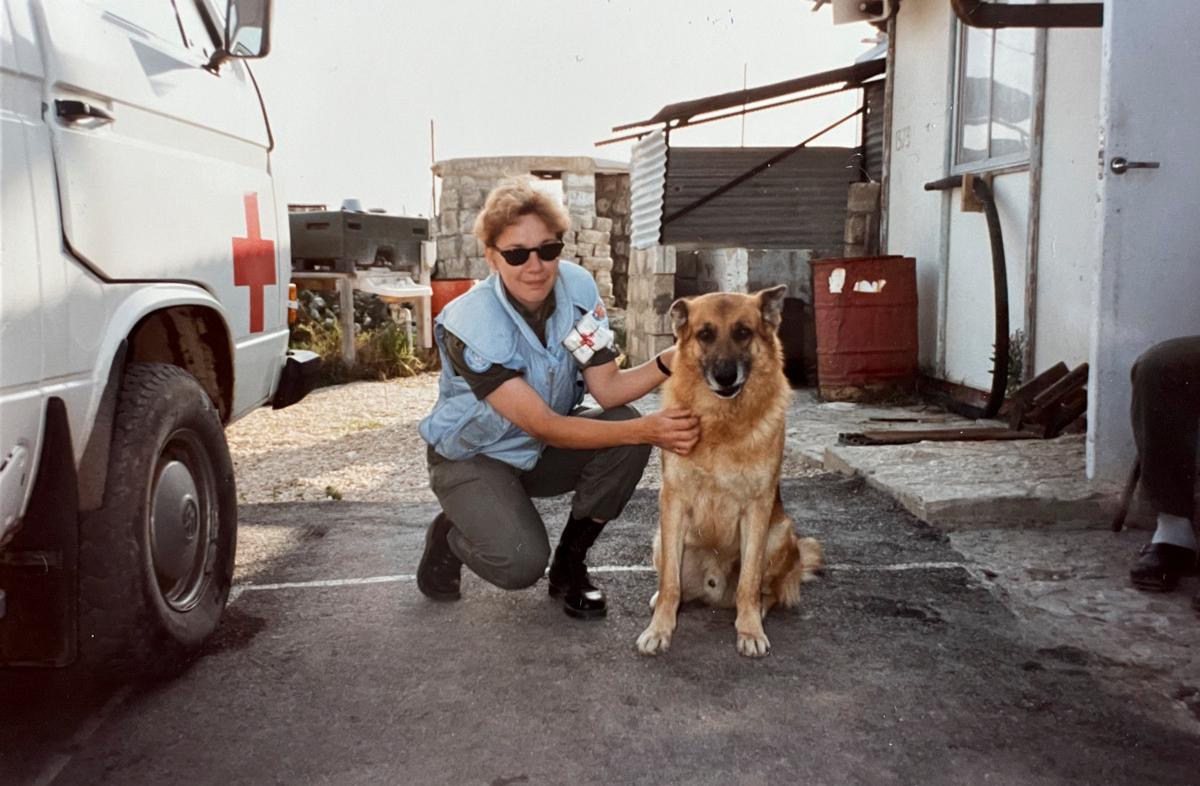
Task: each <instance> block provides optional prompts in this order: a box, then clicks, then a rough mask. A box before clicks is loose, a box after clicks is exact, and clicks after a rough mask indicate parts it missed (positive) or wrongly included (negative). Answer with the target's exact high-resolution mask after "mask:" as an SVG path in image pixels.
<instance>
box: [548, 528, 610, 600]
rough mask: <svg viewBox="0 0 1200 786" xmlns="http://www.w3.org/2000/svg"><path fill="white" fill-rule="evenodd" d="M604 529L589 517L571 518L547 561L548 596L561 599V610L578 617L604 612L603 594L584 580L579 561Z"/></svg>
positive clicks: (585, 573) (584, 568)
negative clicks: (548, 561) (551, 557)
mask: <svg viewBox="0 0 1200 786" xmlns="http://www.w3.org/2000/svg"><path fill="white" fill-rule="evenodd" d="M602 529H604V525H603V524H598V523H596V522H595V521H592V520H591V519H586V518H585V519H576V518H571V519H569V520H568V521H567V526H566V529H564V530H563V534H562V540H560V541H559V543H558V548H556V549H555V550H554V559H553V560H552V561H551V562H550V577H549V578H550V597H552V598H558V597H561V598H562V606H563V611H565V612H566V613H567V614H569V615H571V616H572V617H578V618H579V619H598V618H600V617H603V616H605V615H606V614H608V603H607V601H605V599H604V593H603V592H601V591H600V588H599V587H596V586H595V585H594V584H592V582H591V581H589V580H588V573H587V565H585V564H583V560H584V558H585V557H586V556H587V550H588V549H589V548H591V546H592V544H593V543H595V542H596V536H598V535H599V534H600V530H602Z"/></svg>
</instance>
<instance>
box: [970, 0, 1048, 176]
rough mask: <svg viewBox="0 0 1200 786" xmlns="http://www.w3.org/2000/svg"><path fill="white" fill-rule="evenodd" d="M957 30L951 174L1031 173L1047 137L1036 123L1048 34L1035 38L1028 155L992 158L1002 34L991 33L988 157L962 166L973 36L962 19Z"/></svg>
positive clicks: (1025, 153) (1030, 94)
mask: <svg viewBox="0 0 1200 786" xmlns="http://www.w3.org/2000/svg"><path fill="white" fill-rule="evenodd" d="M954 24H955V25H956V26H957V32H956V34H955V36H954V53H953V56H954V71H953V74H954V75H953V81H952V84H951V85H950V94H951V96H953V101H954V111H953V112H952V113H951V128H950V174H952V175H959V174H966V173H977V172H993V171H996V170H1021V169H1028V168H1029V166H1030V162H1031V161H1032V159H1033V156H1034V150H1035V149H1036V148H1037V147H1038V146H1039V145H1040V143H1041V140H1039V139H1037V136H1038V135H1039V134H1041V133H1043V129H1042V128H1041V127H1040V124H1039V123H1037V122H1036V121H1035V116H1036V114H1037V112H1038V110H1039V107H1040V106H1041V102H1042V90H1043V79H1042V76H1041V72H1040V69H1041V68H1043V66H1042V63H1044V59H1045V58H1044V47H1045V40H1046V39H1045V35H1044V32H1045V31H1041V30H1039V31H1035V33H1034V38H1033V64H1032V65H1033V68H1032V76H1033V80H1032V84H1031V85H1030V92H1029V101H1030V104H1029V109H1030V111H1029V116H1030V129H1029V148H1028V149H1027V150H1026V151H1025V152H1024V153H1010V154H1008V155H1004V156H992V155H991V154H990V153H991V146H992V136H991V135H992V131H991V125H992V111H993V107H994V103H993V99H994V90H993V85H994V84H995V72H996V33H998V32H999V30H989V32H990V33H992V36H991V51H990V52H989V53H988V155H987V156H985V157H984V158H981V159H978V160H976V161H968V162H964V163H960V162H959V154H960V152H961V135H962V114H961V113H962V108H963V100H962V99H963V90H964V89H965V87H966V79H965V77H964V73H965V69H966V65H967V63H966V57H965V54H966V50H967V47H966V42H967V35H968V32H969V29H970V28H969V26H968V25H966V24H964V23H963V22H961V21H960V20H958V19H955V20H954Z"/></svg>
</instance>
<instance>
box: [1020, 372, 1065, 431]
mask: <svg viewBox="0 0 1200 786" xmlns="http://www.w3.org/2000/svg"><path fill="white" fill-rule="evenodd" d="M1068 373H1070V372H1069V370H1068V369H1067V364H1066V363H1063V362H1062V361H1059V362H1058V363H1055V364H1054V365H1053V366H1051V367H1050V368H1048V369H1046V370H1045V371H1043V372H1042V373H1041V374H1038V375H1037V376H1036V377H1034V378H1033V379H1031V380H1029V381H1028V382H1026V383H1025V384H1024V385H1022V386H1021V387H1019V388H1017V391H1016V392H1015V393H1013V395H1012V399H1011V401H1010V404H1009V407H1010V409H1009V418H1008V425H1009V428H1014V429H1019V428H1021V423H1022V420H1023V419H1024V417H1025V414H1026V413H1027V412H1028V411H1029V409H1030V406H1031V404H1032V403H1033V400H1034V399H1035V398H1037V396H1038V394H1039V393H1041V392H1043V391H1044V390H1046V388H1048V387H1050V386H1051V385H1053V384H1054V383H1055V382H1058V381H1059V380H1060V379H1062V378H1063V377H1065V376H1067V374H1068Z"/></svg>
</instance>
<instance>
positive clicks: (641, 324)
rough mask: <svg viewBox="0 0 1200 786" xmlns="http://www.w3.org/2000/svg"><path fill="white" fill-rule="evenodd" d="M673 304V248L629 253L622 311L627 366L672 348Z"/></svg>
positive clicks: (635, 250) (636, 250) (651, 248)
mask: <svg viewBox="0 0 1200 786" xmlns="http://www.w3.org/2000/svg"><path fill="white" fill-rule="evenodd" d="M674 301H675V247H674V246H651V247H650V248H647V249H631V250H630V252H629V284H628V305H627V306H626V309H625V334H626V338H625V354H626V355H628V356H629V362H630V365H638V364H639V363H645V362H646V361H647V360H650V359H651V358H653V357H654V356H655V355H657V354H658V353H659V352H662V351H663V350H664V349H666V348H667V347H669V346H671V344H672V342H673V341H674V340H675V334H674V332H673V331H672V329H671V316H670V314H669V313H668V312H669V310H670V308H671V303H673V302H674Z"/></svg>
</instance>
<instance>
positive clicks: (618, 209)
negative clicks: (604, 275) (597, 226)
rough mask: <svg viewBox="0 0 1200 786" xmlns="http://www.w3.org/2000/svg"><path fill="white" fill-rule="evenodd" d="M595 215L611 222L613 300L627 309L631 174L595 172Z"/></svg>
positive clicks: (620, 306) (618, 305) (610, 244)
mask: <svg viewBox="0 0 1200 786" xmlns="http://www.w3.org/2000/svg"><path fill="white" fill-rule="evenodd" d="M596 215H597V217H599V218H607V219H610V220H611V221H612V229H611V230H610V231H611V233H612V234H611V238H610V241H609V246H610V247H611V248H612V261H613V266H612V282H613V303H614V304H615V305H616V306H617V307H618V308H625V307H626V305H627V304H628V302H629V288H628V283H629V278H628V273H629V234H630V231H631V229H632V228H631V226H630V224H631V220H630V210H629V175H628V174H612V175H606V174H599V173H598V174H597V175H596Z"/></svg>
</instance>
